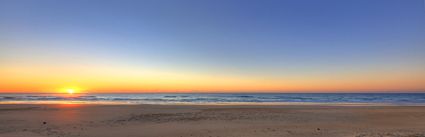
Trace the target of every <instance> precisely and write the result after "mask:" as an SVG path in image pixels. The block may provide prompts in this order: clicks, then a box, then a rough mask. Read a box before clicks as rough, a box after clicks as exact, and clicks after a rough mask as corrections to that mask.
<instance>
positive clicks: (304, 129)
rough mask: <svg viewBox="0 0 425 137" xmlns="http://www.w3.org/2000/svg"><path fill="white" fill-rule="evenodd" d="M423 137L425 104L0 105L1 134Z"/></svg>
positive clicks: (44, 136)
mask: <svg viewBox="0 0 425 137" xmlns="http://www.w3.org/2000/svg"><path fill="white" fill-rule="evenodd" d="M369 136H370V137H425V107H424V106H322V105H262V106H254V105H219V106H213V105H70V104H68V105H10V104H9V105H5V104H3V105H0V137H369Z"/></svg>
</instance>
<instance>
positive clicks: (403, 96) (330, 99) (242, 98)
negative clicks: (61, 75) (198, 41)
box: [0, 93, 425, 103]
mask: <svg viewBox="0 0 425 137" xmlns="http://www.w3.org/2000/svg"><path fill="white" fill-rule="evenodd" d="M5 101H89V102H90V101H116V102H130V103H147V102H148V103H149V102H150V103H168V102H173V103H178V102H181V103H187V102H193V103H204V102H205V103H208V102H214V103H219V102H223V103H225V102H311V103H425V93H417V94H411V93H400V94H376V93H373V94H372V93H361V94H360V93H359V94H344V93H342V94H335V93H330V94H323V93H322V94H85V95H79V96H78V95H77V96H71V97H69V96H63V95H55V94H0V102H5Z"/></svg>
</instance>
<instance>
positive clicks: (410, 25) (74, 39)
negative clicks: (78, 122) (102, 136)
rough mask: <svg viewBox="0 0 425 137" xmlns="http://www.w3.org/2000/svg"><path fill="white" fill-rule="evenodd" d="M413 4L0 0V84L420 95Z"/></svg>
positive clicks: (369, 0)
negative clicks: (404, 93)
mask: <svg viewBox="0 0 425 137" xmlns="http://www.w3.org/2000/svg"><path fill="white" fill-rule="evenodd" d="M424 6H425V4H424V0H355V1H354V0H320V1H318V0H39V1H35V0H0V92H8V93H9V92H11V93H21V92H60V91H62V90H63V89H70V88H71V89H74V90H78V91H80V92H93V93H95V92H118V93H121V92H425V84H424V83H425V8H424Z"/></svg>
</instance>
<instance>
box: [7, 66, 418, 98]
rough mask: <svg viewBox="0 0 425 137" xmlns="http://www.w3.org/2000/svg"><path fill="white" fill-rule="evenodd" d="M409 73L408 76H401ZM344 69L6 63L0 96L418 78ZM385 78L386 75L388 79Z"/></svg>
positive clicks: (388, 82) (370, 87)
mask: <svg viewBox="0 0 425 137" xmlns="http://www.w3.org/2000/svg"><path fill="white" fill-rule="evenodd" d="M406 72H409V73H406ZM418 72H420V70H417V72H414V70H413V72H411V71H393V72H391V71H388V70H380V71H368V72H364V71H359V72H355V71H350V72H332V73H306V75H290V74H287V75H281V76H272V75H262V76H261V75H240V74H217V73H195V72H190V71H173V70H164V69H158V68H148V67H142V66H138V67H136V66H124V65H119V66H114V65H107V64H103V65H99V64H98V65H85V66H73V65H69V66H66V65H65V66H64V65H59V66H55V65H38V66H26V65H24V64H21V65H9V66H7V67H2V68H0V75H1V76H2V77H1V78H0V92H13V93H22V92H49V93H51V92H53V93H56V92H63V91H64V90H63V89H64V88H78V89H80V91H79V92H89V93H103V92H106V93H115V92H380V91H389V92H397V91H401V92H406V91H407V92H414V91H423V90H424V89H425V88H424V86H423V83H425V80H424V76H423V74H420V73H418ZM389 74H391V75H389Z"/></svg>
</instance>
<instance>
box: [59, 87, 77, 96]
mask: <svg viewBox="0 0 425 137" xmlns="http://www.w3.org/2000/svg"><path fill="white" fill-rule="evenodd" d="M81 91H82V89H80V88H77V87H67V88H62V89H60V90H59V92H61V93H63V94H68V95H73V94H79V93H80V92H81Z"/></svg>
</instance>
